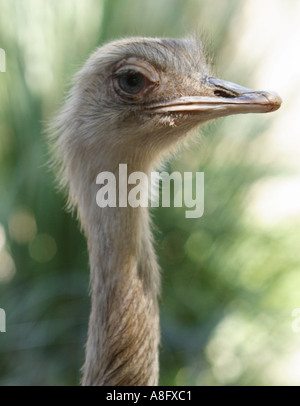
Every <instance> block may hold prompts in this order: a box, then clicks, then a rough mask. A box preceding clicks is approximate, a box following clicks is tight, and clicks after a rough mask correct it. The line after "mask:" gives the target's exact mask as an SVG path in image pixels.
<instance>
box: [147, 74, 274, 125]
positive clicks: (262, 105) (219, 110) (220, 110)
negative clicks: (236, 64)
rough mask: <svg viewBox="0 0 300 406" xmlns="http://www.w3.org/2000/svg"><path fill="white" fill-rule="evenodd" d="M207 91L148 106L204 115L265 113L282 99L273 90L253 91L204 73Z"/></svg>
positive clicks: (156, 111) (162, 111) (167, 111)
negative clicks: (206, 75)
mask: <svg viewBox="0 0 300 406" xmlns="http://www.w3.org/2000/svg"><path fill="white" fill-rule="evenodd" d="M204 85H205V87H206V89H207V94H208V96H207V95H205V94H204V95H201V96H200V95H199V96H186V97H180V98H178V99H173V100H169V101H168V102H166V103H157V104H152V105H151V106H149V109H150V110H151V111H152V112H153V113H170V112H178V113H180V112H181V113H199V114H200V113H203V115H205V117H206V118H207V119H211V118H217V117H223V116H229V115H231V114H241V113H243V114H245V113H268V112H271V111H275V110H277V109H279V107H280V105H281V103H282V100H281V98H280V96H279V95H278V94H277V93H275V92H266V91H259V90H258V91H257V90H252V89H248V88H246V87H242V86H240V85H237V84H235V83H231V82H227V81H225V80H221V79H217V78H212V77H207V78H206V79H205V83H204Z"/></svg>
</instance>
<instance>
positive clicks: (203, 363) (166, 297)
mask: <svg viewBox="0 0 300 406" xmlns="http://www.w3.org/2000/svg"><path fill="white" fill-rule="evenodd" d="M299 20H300V2H299V1H298V0H289V1H283V0H265V1H263V2H262V1H260V0H251V1H250V0H244V1H238V0H215V1H213V2H212V1H208V0H164V1H161V0H110V1H108V0H74V1H69V0H10V1H6V0H0V48H2V49H4V50H5V52H6V72H5V73H0V196H1V200H0V308H3V309H4V310H5V311H6V317H7V321H6V323H7V325H6V330H7V332H6V333H0V385H77V384H78V382H79V379H80V372H79V370H80V367H81V365H82V363H83V359H84V343H85V337H86V331H87V323H88V315H89V297H88V277H89V270H88V256H87V248H86V244H85V240H84V238H83V237H82V235H81V234H80V231H79V227H78V224H77V223H76V221H75V219H73V218H72V217H71V216H70V215H69V214H68V213H66V212H65V210H64V199H63V197H62V196H61V195H60V194H59V193H57V191H56V186H55V183H54V177H53V174H52V173H51V171H50V170H49V169H48V167H47V160H48V155H47V142H46V139H45V135H44V129H45V125H46V123H47V122H48V121H49V120H50V119H51V117H52V116H53V114H54V113H55V112H56V111H57V110H58V108H59V106H60V105H61V103H62V100H63V98H64V95H65V93H66V91H67V90H68V89H69V86H70V78H71V77H72V75H73V74H74V73H75V72H76V71H77V70H78V69H79V67H80V66H81V65H82V63H83V62H84V61H85V60H86V58H87V57H88V55H89V54H90V53H91V52H92V51H93V50H94V49H95V47H97V46H99V45H101V44H102V43H103V42H105V41H107V40H111V39H115V38H120V37H125V36H129V35H145V36H168V37H180V36H184V35H186V34H189V33H191V32H195V31H196V32H199V33H200V34H201V35H203V37H204V39H205V42H206V46H207V49H208V52H209V54H210V56H211V59H212V64H213V66H212V69H213V71H214V72H215V73H216V74H218V75H219V76H220V77H222V78H223V79H226V80H230V81H233V82H237V83H240V84H241V85H244V86H247V87H252V88H255V89H264V90H274V91H277V92H278V93H279V94H280V95H281V97H282V99H283V102H284V103H283V106H282V108H281V109H280V110H279V111H277V112H275V113H272V114H269V115H241V116H233V117H228V118H226V119H221V120H218V121H216V122H214V123H213V124H209V125H206V126H205V127H204V128H202V130H201V136H200V135H199V143H197V145H195V144H193V146H192V148H190V150H186V151H184V152H183V153H182V154H180V155H178V156H177V158H176V159H175V160H174V161H172V162H171V163H170V164H169V169H170V171H174V170H179V171H193V172H195V171H204V172H205V211H204V216H203V217H202V218H199V219H186V218H185V208H182V209H179V208H171V209H166V208H160V209H156V210H155V211H154V219H155V224H156V225H157V228H158V229H159V230H160V231H159V232H155V240H156V249H157V253H158V256H159V262H160V265H161V267H162V269H163V274H162V285H163V295H162V299H161V303H160V308H161V325H162V346H161V354H160V359H161V378H160V384H161V385H299V384H300V322H299V319H297V317H298V314H300V313H298V310H297V309H298V308H300V289H299V287H300V249H299V248H300V238H299V225H300V160H299V155H300V132H299V129H298V124H297V120H298V116H299V111H300V92H299V86H300V76H299V56H298V54H299V53H298V51H297V50H298V47H299V42H300V24H299ZM298 322H299V323H298Z"/></svg>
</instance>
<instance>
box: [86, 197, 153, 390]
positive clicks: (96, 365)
mask: <svg viewBox="0 0 300 406" xmlns="http://www.w3.org/2000/svg"><path fill="white" fill-rule="evenodd" d="M94 202H95V200H94ZM93 210H94V212H93V214H92V219H93V221H89V223H90V225H91V223H92V225H91V226H90V227H86V234H87V239H88V248H89V253H90V268H91V315H90V321H89V330H88V340H87V345H86V360H85V364H84V367H83V378H82V384H83V385H122V386H127V385H156V384H157V380H158V344H159V316H158V303H157V294H158V291H159V271H158V266H157V262H156V257H155V253H154V250H153V246H152V243H151V233H150V227H149V214H148V210H147V209H146V208H141V207H139V208H131V207H126V208H118V207H116V208H110V207H107V208H104V209H100V208H98V207H94V209H93ZM89 217H90V218H91V214H89Z"/></svg>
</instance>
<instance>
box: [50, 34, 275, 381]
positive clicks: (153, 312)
mask: <svg viewBox="0 0 300 406" xmlns="http://www.w3.org/2000/svg"><path fill="white" fill-rule="evenodd" d="M280 104H281V99H280V98H279V96H278V95H277V94H276V93H271V92H262V91H254V90H251V89H247V88H244V87H241V86H238V85H236V84H234V83H231V82H226V81H223V80H220V79H217V78H214V77H212V76H210V74H209V69H208V67H207V63H206V58H205V53H204V50H203V46H202V43H201V42H200V41H199V40H198V39H196V38H185V39H168V38H166V39H158V38H130V39H123V40H117V41H114V42H111V43H108V44H106V45H104V46H102V47H101V48H99V49H97V50H96V51H95V52H94V53H93V54H92V55H91V57H90V58H89V59H88V61H87V62H86V63H85V65H84V66H83V67H82V69H81V70H80V71H79V73H77V75H76V76H75V80H74V85H73V88H72V89H71V91H70V93H69V95H68V97H67V100H66V102H65V104H64V106H63V108H62V110H61V112H60V114H59V115H58V116H57V119H56V120H55V123H54V128H53V131H52V134H53V135H52V141H53V146H54V150H55V156H56V161H57V163H58V165H59V168H60V171H59V172H58V173H59V175H58V177H59V179H60V181H61V184H62V186H63V187H65V188H66V190H67V193H68V197H69V198H68V203H69V207H72V208H75V209H76V210H77V213H78V217H79V220H80V223H81V225H82V229H83V232H84V234H85V236H86V238H87V245H88V251H89V263H90V289H91V313H90V319H89V327H88V338H87V343H86V354H85V355H86V356H85V363H84V366H83V371H82V381H81V384H82V385H121V386H124V385H157V384H158V375H159V362H158V347H159V342H160V327H159V309H158V296H159V292H160V275H159V267H158V264H157V259H156V256H155V251H154V248H153V245H152V235H151V231H150V226H151V222H150V217H149V213H148V210H147V208H145V207H137V208H133V207H130V206H127V207H104V208H99V207H98V206H97V204H96V194H97V191H98V190H99V185H97V184H96V178H97V175H98V174H99V173H101V172H103V171H108V172H111V173H113V174H115V176H116V179H118V177H119V174H118V168H119V164H121V163H122V164H127V168H128V173H132V172H133V171H141V172H143V173H145V174H147V175H148V176H150V173H151V171H153V170H154V168H156V167H157V165H159V163H160V162H161V161H162V160H163V159H165V158H166V157H167V156H168V155H170V154H171V153H173V152H174V151H175V150H176V149H177V148H178V146H179V145H180V144H182V142H183V141H184V140H186V139H187V137H188V134H189V133H191V131H192V130H194V129H195V128H196V127H198V126H200V125H201V124H202V123H204V122H207V121H208V120H212V119H215V118H218V117H223V116H227V115H231V114H239V113H251V112H262V113H264V112H270V111H274V110H277V109H278V108H279V107H280ZM117 185H118V182H117ZM117 187H118V186H117Z"/></svg>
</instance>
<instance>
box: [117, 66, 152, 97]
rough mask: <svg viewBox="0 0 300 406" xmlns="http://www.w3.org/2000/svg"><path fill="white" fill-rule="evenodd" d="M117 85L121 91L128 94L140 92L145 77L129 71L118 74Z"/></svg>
mask: <svg viewBox="0 0 300 406" xmlns="http://www.w3.org/2000/svg"><path fill="white" fill-rule="evenodd" d="M118 82H119V86H120V89H121V90H123V92H125V93H128V94H138V93H140V92H141V91H142V90H143V89H144V87H145V84H146V78H145V76H144V75H142V74H141V73H139V72H134V71H129V72H125V73H123V74H122V75H120V76H119V80H118Z"/></svg>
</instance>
